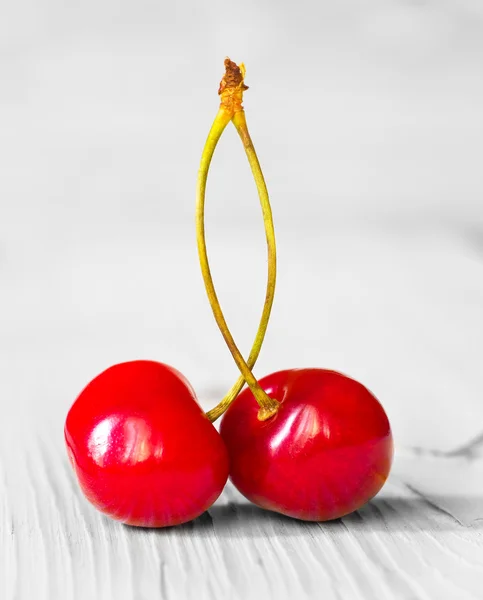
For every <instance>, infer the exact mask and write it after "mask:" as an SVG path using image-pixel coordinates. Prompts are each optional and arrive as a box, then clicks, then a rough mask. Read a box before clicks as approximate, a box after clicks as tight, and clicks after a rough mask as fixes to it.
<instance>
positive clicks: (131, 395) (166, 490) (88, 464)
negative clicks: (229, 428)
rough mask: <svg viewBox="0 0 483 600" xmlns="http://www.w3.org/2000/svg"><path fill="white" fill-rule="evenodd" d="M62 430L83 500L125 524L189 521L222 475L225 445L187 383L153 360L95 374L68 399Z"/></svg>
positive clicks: (217, 488) (218, 487)
mask: <svg viewBox="0 0 483 600" xmlns="http://www.w3.org/2000/svg"><path fill="white" fill-rule="evenodd" d="M64 433H65V440H66V444H67V449H68V453H69V457H70V460H71V462H72V465H73V467H74V470H75V472H76V475H77V477H78V480H79V484H80V487H81V489H82V491H83V492H84V494H85V495H86V497H87V499H88V500H89V501H90V502H92V504H93V505H94V506H95V507H96V508H98V509H99V510H100V511H101V512H103V513H105V514H106V515H108V516H110V517H112V518H113V519H117V520H119V521H122V522H124V523H127V524H129V525H139V526H143V527H165V526H168V525H178V524H179V523H184V522H186V521H190V520H191V519H194V518H195V517H197V516H199V515H200V514H202V513H203V512H204V511H205V510H207V509H208V508H209V507H210V506H211V505H212V504H213V502H214V501H215V500H216V499H217V498H218V496H219V495H220V493H221V491H222V490H223V487H224V485H225V483H226V480H227V478H228V455H227V451H226V448H225V445H224V443H223V441H222V439H221V437H220V435H219V433H218V432H217V431H216V429H215V428H214V426H213V425H212V424H211V422H210V421H209V420H208V418H207V417H206V416H205V414H204V413H203V411H202V410H201V407H200V406H199V404H198V403H197V401H196V397H195V394H194V392H193V390H192V388H191V387H190V385H189V383H188V382H187V381H186V379H185V378H184V377H183V376H182V375H181V373H179V372H178V371H176V370H175V369H173V368H172V367H169V366H167V365H164V364H160V363H157V362H154V361H147V360H138V361H133V362H127V363H122V364H118V365H114V366H113V367H110V368H109V369H107V370H106V371H104V372H103V373H101V374H100V375H98V376H97V377H96V378H95V379H93V380H92V381H91V382H90V383H89V384H88V385H87V387H86V388H85V389H84V390H83V391H82V393H81V394H80V396H79V397H78V398H77V400H76V401H75V402H74V404H73V406H72V408H71V409H70V411H69V414H68V415H67V419H66V423H65V431H64Z"/></svg>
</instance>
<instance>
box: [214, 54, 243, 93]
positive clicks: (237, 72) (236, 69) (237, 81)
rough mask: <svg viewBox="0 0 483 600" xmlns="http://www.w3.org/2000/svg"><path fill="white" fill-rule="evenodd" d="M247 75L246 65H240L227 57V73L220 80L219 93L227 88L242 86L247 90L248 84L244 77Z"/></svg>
mask: <svg viewBox="0 0 483 600" xmlns="http://www.w3.org/2000/svg"><path fill="white" fill-rule="evenodd" d="M244 77H245V65H244V64H243V63H241V64H240V66H238V65H237V64H236V63H234V62H233V61H232V60H230V59H229V58H225V74H224V75H223V79H222V80H221V81H220V87H219V89H218V94H220V95H221V94H222V93H223V91H224V90H225V89H226V88H232V89H233V88H240V87H241V89H242V90H247V89H248V86H247V85H245V83H244V82H243V79H244Z"/></svg>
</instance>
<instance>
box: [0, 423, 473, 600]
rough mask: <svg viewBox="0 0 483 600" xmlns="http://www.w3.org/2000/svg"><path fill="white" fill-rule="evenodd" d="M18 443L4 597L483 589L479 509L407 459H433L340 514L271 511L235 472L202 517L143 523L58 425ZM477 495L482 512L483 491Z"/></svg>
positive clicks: (4, 509) (355, 595)
mask: <svg viewBox="0 0 483 600" xmlns="http://www.w3.org/2000/svg"><path fill="white" fill-rule="evenodd" d="M16 437H17V440H18V439H19V438H18V436H16ZM20 437H21V436H20ZM3 442H5V438H3ZM22 442H23V443H22V447H21V451H20V452H19V453H17V459H18V460H15V461H12V460H8V459H9V451H8V450H7V448H6V447H5V443H3V444H2V454H1V456H2V463H1V464H2V467H1V471H0V472H1V478H0V484H1V491H0V522H1V531H0V535H1V539H0V548H1V557H0V565H1V588H0V590H1V591H0V597H1V598H3V599H5V600H17V599H22V600H23V599H27V598H36V599H39V600H43V599H46V600H52V599H57V598H59V599H61V598H62V599H65V600H71V599H72V600H73V599H77V600H83V599H85V600H88V599H93V598H99V599H102V600H104V599H106V600H110V599H111V598H112V599H116V600H119V599H126V600H127V599H133V598H134V599H136V600H148V599H149V600H155V599H160V600H161V599H162V600H174V599H184V598H186V599H193V600H194V599H197V600H198V599H207V600H208V599H209V600H212V599H214V600H218V599H220V600H221V599H234V600H235V599H248V598H273V599H291V598H307V599H309V598H310V599H312V598H314V599H315V598H321V597H323V598H327V599H328V600H332V599H333V600H341V599H344V600H352V599H354V600H356V599H357V600H358V599H364V600H366V599H367V600H379V599H381V600H388V599H393V598H394V599H415V600H416V599H421V600H427V599H438V600H445V599H448V600H450V599H451V600H453V599H456V598H457V599H461V600H466V599H468V600H469V599H476V598H483V584H482V582H483V529H482V527H483V521H480V522H478V521H477V520H476V521H475V520H470V522H467V523H466V524H462V521H465V520H467V519H465V517H464V515H465V514H466V513H465V503H468V501H469V498H468V497H465V494H464V491H463V490H461V489H459V490H454V491H453V492H452V493H449V492H448V491H447V490H446V492H444V494H442V493H440V495H439V496H437V497H436V498H435V497H432V496H431V494H427V493H426V492H425V491H421V490H418V489H416V488H415V487H414V485H417V483H416V484H415V482H414V476H412V479H411V472H412V471H413V469H414V467H415V466H416V465H417V464H418V463H419V464H420V463H421V462H422V461H424V460H427V459H421V458H420V457H416V458H414V457H408V456H406V457H402V458H398V459H397V460H396V464H395V468H394V472H393V475H392V477H391V479H390V481H389V482H388V484H387V485H386V486H385V488H384V489H383V491H382V492H381V494H380V495H379V496H378V497H377V498H375V499H374V500H373V501H372V502H370V503H369V504H368V505H367V506H365V507H363V508H362V509H361V510H360V511H358V512H357V513H355V514H352V515H350V516H348V517H346V518H344V519H341V520H339V521H335V522H330V523H320V524H317V523H302V522H299V521H295V520H292V519H289V518H285V517H282V516H280V515H277V514H274V513H269V512H265V511H262V510H260V509H258V508H257V507H255V506H253V505H251V504H249V503H248V502H247V501H246V500H244V499H243V498H242V497H241V496H240V495H239V494H238V493H237V492H236V490H235V489H234V488H233V487H232V486H231V485H228V486H227V488H226V490H225V492H224V493H223V495H222V497H221V498H220V499H219V501H218V502H217V503H216V504H215V505H214V506H213V507H212V509H211V510H210V511H209V512H208V513H206V514H204V515H202V516H201V517H200V518H199V519H197V520H196V521H194V522H193V523H189V524H187V525H184V526H181V527H178V528H172V529H167V530H148V529H137V528H132V527H127V526H124V525H121V524H119V523H115V522H113V521H110V520H109V519H107V518H105V517H103V516H101V515H100V514H99V513H98V512H96V511H95V510H94V509H93V508H92V507H91V506H90V505H89V504H88V503H87V502H86V501H85V499H84V498H83V496H82V495H81V493H80V492H79V489H78V487H77V483H76V481H75V479H74V476H73V474H72V471H71V469H70V466H69V465H68V462H67V458H66V455H65V452H64V451H63V448H62V445H61V444H60V443H58V440H56V439H55V438H54V437H53V436H45V437H44V436H42V437H40V436H35V435H34V436H32V437H30V436H24V438H23V440H22ZM14 450H15V451H18V450H19V448H18V447H17V448H16V449H15V448H13V447H10V451H11V452H13V451H14ZM10 459H11V454H10ZM443 460H444V461H445V463H444V469H445V480H446V481H451V479H452V477H453V476H455V477H456V476H457V472H459V473H460V475H459V476H458V477H459V479H460V480H462V479H463V478H462V477H461V472H462V471H464V475H466V478H467V479H469V478H470V476H471V475H472V474H474V472H473V473H472V469H474V464H473V463H471V462H466V463H461V462H460V463H458V464H456V463H454V462H451V461H450V460H446V459H443ZM440 462H441V460H440ZM429 463H433V464H432V470H433V472H434V459H432V460H429ZM480 468H481V467H480ZM408 480H410V481H411V483H409V484H408V483H407V481H408ZM481 481H482V478H479V484H480V490H482V491H483V489H482V486H481ZM473 492H474V489H473ZM438 498H439V500H438ZM472 498H473V501H474V502H475V503H476V505H477V507H479V511H480V512H479V514H480V516H481V517H483V501H482V498H483V494H480V495H479V496H476V495H475V493H473V496H472ZM448 505H449V506H450V508H448ZM451 506H453V508H455V507H456V510H455V511H454V512H455V514H453V512H452V511H451ZM472 510H473V512H474V509H472ZM470 512H471V511H470Z"/></svg>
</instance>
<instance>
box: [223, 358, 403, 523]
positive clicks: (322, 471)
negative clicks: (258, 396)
mask: <svg viewBox="0 0 483 600" xmlns="http://www.w3.org/2000/svg"><path fill="white" fill-rule="evenodd" d="M259 384H260V386H261V387H262V389H263V390H265V392H266V393H267V394H268V395H269V396H270V397H271V398H273V399H275V400H277V401H278V402H279V403H280V404H279V408H278V411H277V412H276V413H275V415H274V416H271V417H270V418H268V419H265V420H260V412H259V411H260V408H259V405H258V404H257V402H256V401H255V398H254V396H253V394H252V392H251V390H250V389H245V390H244V391H243V392H242V393H241V394H240V395H239V396H238V397H237V398H236V399H235V400H234V402H233V403H232V404H231V406H230V407H229V408H228V410H227V412H226V413H225V414H224V416H223V419H222V421H221V426H220V433H221V436H222V438H223V440H224V441H225V444H226V446H227V448H228V453H229V457H230V477H231V479H232V481H233V483H234V485H235V486H236V487H237V488H238V490H239V491H240V492H241V493H242V494H243V495H244V496H245V497H246V498H248V499H249V500H250V501H252V502H253V503H255V504H257V505H258V506H260V507H262V508H265V509H269V510H272V511H276V512H279V513H282V514H284V515H288V516H291V517H295V518H298V519H303V520H307V521H325V520H329V519H336V518H339V517H342V516H344V515H347V514H348V513H350V512H352V511H354V510H357V509H358V508H360V507H361V506H362V505H363V504H365V503H366V502H367V501H368V500H370V499H371V498H372V497H373V496H374V495H375V494H377V492H378V491H379V490H380V489H381V487H382V486H383V484H384V482H385V481H386V478H387V476H388V474H389V470H390V467H391V462H392V456H393V440H392V434H391V429H390V426H389V421H388V419H387V416H386V413H385V412H384V409H383V408H382V406H381V405H380V404H379V402H378V400H377V399H376V398H375V397H374V396H373V395H372V394H371V392H369V391H368V390H367V389H366V388H365V387H364V386H363V385H361V384H360V383H358V382H357V381H354V380H353V379H350V378H349V377H346V376H345V375H342V374H340V373H337V372H335V371H329V370H325V369H291V370H285V371H279V372H277V373H273V374H271V375H268V376H267V377H264V378H263V379H261V380H260V381H259Z"/></svg>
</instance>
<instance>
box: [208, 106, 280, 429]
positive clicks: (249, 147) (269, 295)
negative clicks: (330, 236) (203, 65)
mask: <svg viewBox="0 0 483 600" xmlns="http://www.w3.org/2000/svg"><path fill="white" fill-rule="evenodd" d="M232 121H233V124H234V125H235V127H236V129H237V132H238V135H239V136H240V139H241V140H242V142H243V147H244V148H245V152H246V155H247V158H248V162H249V164H250V167H251V170H252V174H253V178H254V179H255V183H256V186H257V190H258V195H259V198H260V204H261V207H262V213H263V222H264V225H265V236H266V240H267V252H268V274H267V290H266V295H265V303H264V305H263V312H262V316H261V318H260V323H259V326H258V331H257V334H256V337H255V341H254V342H253V346H252V349H251V351H250V355H249V357H248V360H247V366H248V368H249V369H250V370H251V369H253V367H254V366H255V363H256V362H257V359H258V356H259V354H260V350H261V348H262V345H263V340H264V338H265V334H266V331H267V326H268V322H269V320H270V313H271V310H272V305H273V299H274V296H275V283H276V277H277V250H276V243H275V231H274V226H273V218H272V209H271V207H270V200H269V197H268V191H267V186H266V184H265V179H264V177H263V173H262V169H261V167H260V163H259V161H258V157H257V154H256V152H255V148H254V146H253V142H252V140H251V138H250V134H249V133H248V128H247V123H246V118H245V112H244V111H243V110H239V111H237V112H235V114H234V115H233V118H232ZM244 384H245V378H244V377H243V375H242V376H241V377H239V378H238V379H237V381H236V382H235V384H234V385H233V387H232V388H231V389H230V391H229V392H228V393H227V394H226V396H225V397H224V398H223V399H222V400H221V402H220V403H219V404H217V406H215V407H214V408H213V409H211V410H210V411H208V412H207V413H206V415H207V417H208V418H209V419H210V421H212V422H213V421H216V419H218V418H219V417H220V416H221V415H222V414H224V413H225V411H226V410H227V409H228V407H229V406H230V404H231V403H232V402H233V400H234V399H235V398H236V397H237V396H238V394H239V393H240V390H241V389H242V387H243V386H244Z"/></svg>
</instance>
